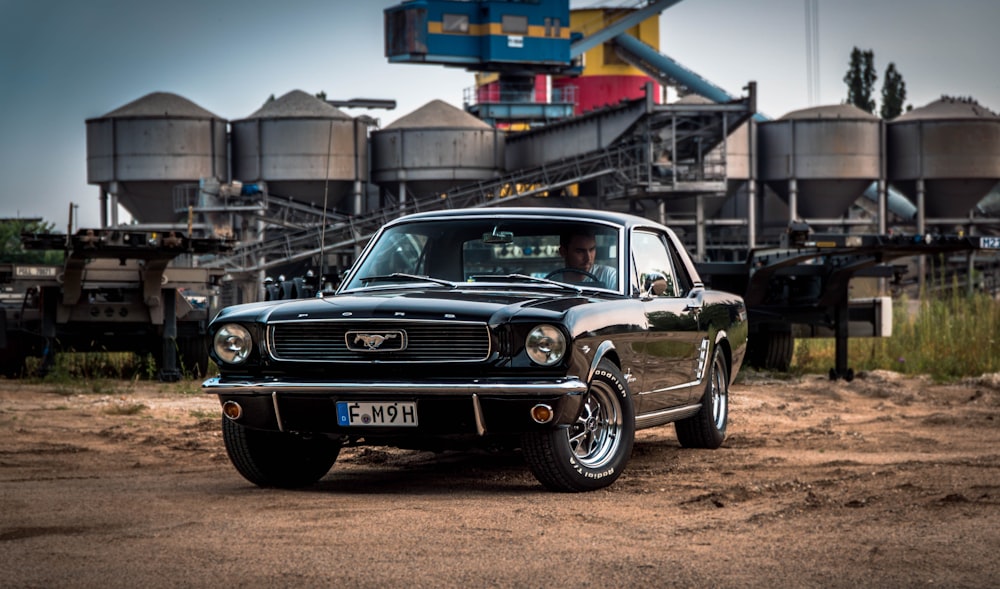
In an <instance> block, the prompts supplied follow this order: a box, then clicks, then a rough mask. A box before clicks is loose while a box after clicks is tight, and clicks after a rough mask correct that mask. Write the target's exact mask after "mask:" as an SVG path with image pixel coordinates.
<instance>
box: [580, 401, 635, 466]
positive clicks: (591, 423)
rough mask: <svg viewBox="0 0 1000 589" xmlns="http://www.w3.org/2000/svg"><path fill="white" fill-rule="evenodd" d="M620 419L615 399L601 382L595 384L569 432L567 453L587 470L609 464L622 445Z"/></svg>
mask: <svg viewBox="0 0 1000 589" xmlns="http://www.w3.org/2000/svg"><path fill="white" fill-rule="evenodd" d="M622 428H623V416H622V408H621V403H620V402H619V400H618V396H617V395H616V393H615V392H614V391H612V390H611V388H610V387H609V386H608V385H607V384H605V383H603V382H595V383H593V384H592V385H591V387H590V394H589V395H588V399H587V402H586V403H585V404H584V406H583V411H582V412H581V414H580V417H579V418H577V420H576V423H575V424H573V426H572V427H570V429H569V431H568V436H569V445H570V450H571V451H572V452H573V455H574V456H576V459H577V461H578V462H579V463H580V464H581V465H583V466H584V467H586V468H600V467H602V466H604V465H605V464H607V463H609V462H611V460H612V459H613V458H614V457H615V453H616V452H617V450H618V446H619V445H620V444H621V435H622Z"/></svg>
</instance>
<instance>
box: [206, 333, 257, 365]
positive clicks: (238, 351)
mask: <svg viewBox="0 0 1000 589" xmlns="http://www.w3.org/2000/svg"><path fill="white" fill-rule="evenodd" d="M213 346H214V347H215V354H216V355H217V356H218V357H219V359H220V360H222V361H223V362H225V363H226V364H240V363H242V362H243V361H244V360H246V359H247V357H248V356H249V355H250V350H251V349H252V348H253V341H252V340H251V338H250V332H249V331H247V330H246V328H244V327H243V326H242V325H237V324H235V323H227V324H225V325H223V326H222V327H221V328H219V331H216V332H215V339H214V341H213Z"/></svg>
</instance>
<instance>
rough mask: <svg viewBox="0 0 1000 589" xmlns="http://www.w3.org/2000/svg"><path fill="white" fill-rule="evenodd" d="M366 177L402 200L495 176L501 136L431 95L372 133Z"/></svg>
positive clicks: (501, 153)
mask: <svg viewBox="0 0 1000 589" xmlns="http://www.w3.org/2000/svg"><path fill="white" fill-rule="evenodd" d="M371 142H372V170H371V175H372V181H373V182H375V183H376V184H378V185H379V186H380V187H381V188H382V189H383V190H384V191H386V192H388V193H390V194H393V195H396V196H397V197H399V198H400V199H401V200H405V195H407V194H410V195H414V196H417V197H421V196H430V195H434V194H440V193H443V192H447V191H448V190H450V189H452V188H455V187H458V186H462V185H465V184H470V183H472V182H476V181H479V180H488V179H491V178H496V177H498V176H499V175H500V173H501V170H502V169H503V158H504V135H503V132H501V131H498V130H496V129H494V128H493V127H491V126H490V125H488V124H486V123H484V122H483V121H481V120H479V119H477V118H476V117H474V116H472V115H470V114H469V113H467V112H465V111H463V110H461V109H459V108H457V107H454V106H452V105H450V104H448V103H446V102H443V101H441V100H432V101H431V102H428V103H427V104H425V105H424V106H422V107H420V108H419V109H417V110H415V111H413V112H411V113H410V114H408V115H406V116H404V117H402V118H400V119H398V120H397V121H395V122H393V123H392V124H390V125H388V126H386V127H385V128H384V129H381V130H379V131H374V132H372V135H371Z"/></svg>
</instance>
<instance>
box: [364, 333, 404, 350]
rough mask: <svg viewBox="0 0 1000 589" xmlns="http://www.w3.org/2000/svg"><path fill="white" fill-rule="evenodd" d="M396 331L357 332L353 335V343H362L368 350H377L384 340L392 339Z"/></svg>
mask: <svg viewBox="0 0 1000 589" xmlns="http://www.w3.org/2000/svg"><path fill="white" fill-rule="evenodd" d="M397 335H399V334H396V333H386V334H381V333H359V334H357V335H355V336H354V343H356V344H357V343H362V344H364V345H365V347H366V348H368V349H369V350H377V349H378V348H379V346H381V345H382V344H383V343H385V341H386V340H390V339H394V338H395V337H396V336H397Z"/></svg>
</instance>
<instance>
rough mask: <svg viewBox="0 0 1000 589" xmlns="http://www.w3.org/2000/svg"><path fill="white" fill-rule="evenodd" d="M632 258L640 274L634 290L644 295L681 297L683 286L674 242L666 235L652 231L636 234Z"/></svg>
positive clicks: (633, 238) (634, 234) (637, 272)
mask: <svg viewBox="0 0 1000 589" xmlns="http://www.w3.org/2000/svg"><path fill="white" fill-rule="evenodd" d="M632 259H633V260H634V261H635V269H636V274H635V276H633V280H634V281H635V280H637V281H638V282H637V283H635V284H633V291H637V292H638V293H639V294H640V295H642V296H660V297H676V296H680V294H681V292H682V290H683V285H682V284H680V283H679V281H678V275H677V271H676V269H675V266H674V257H673V256H672V255H671V251H670V245H669V244H668V243H667V241H666V239H664V237H663V236H661V235H659V234H657V233H652V232H649V231H635V232H634V233H633V234H632Z"/></svg>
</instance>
